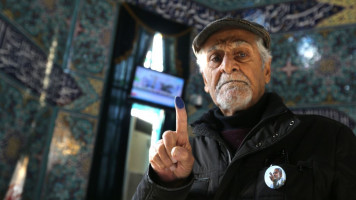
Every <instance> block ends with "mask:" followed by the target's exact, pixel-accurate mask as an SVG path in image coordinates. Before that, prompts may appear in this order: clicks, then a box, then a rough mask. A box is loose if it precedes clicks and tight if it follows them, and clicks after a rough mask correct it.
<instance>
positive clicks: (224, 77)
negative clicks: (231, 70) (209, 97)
mask: <svg viewBox="0 0 356 200" xmlns="http://www.w3.org/2000/svg"><path fill="white" fill-rule="evenodd" d="M231 82H243V83H245V84H246V85H250V81H249V80H248V78H247V77H246V76H245V75H243V74H241V73H239V74H237V76H227V75H222V76H221V77H220V80H219V82H218V84H217V85H216V90H220V88H221V87H222V86H223V85H225V84H227V83H231Z"/></svg>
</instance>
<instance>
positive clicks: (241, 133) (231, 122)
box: [214, 94, 267, 151]
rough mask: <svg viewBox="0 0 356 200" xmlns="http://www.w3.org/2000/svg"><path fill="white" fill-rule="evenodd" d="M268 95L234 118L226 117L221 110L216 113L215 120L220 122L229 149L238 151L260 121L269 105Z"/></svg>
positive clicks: (238, 112)
mask: <svg viewBox="0 0 356 200" xmlns="http://www.w3.org/2000/svg"><path fill="white" fill-rule="evenodd" d="M266 96H267V95H266V94H264V95H263V96H262V97H261V99H260V100H259V101H258V102H257V103H256V104H255V105H253V106H252V107H250V108H248V109H247V110H241V111H237V112H236V113H234V115H232V116H224V115H223V114H222V112H221V111H220V109H216V110H215V111H214V116H215V118H216V119H217V120H218V121H219V125H220V128H221V129H220V130H221V136H222V138H223V139H224V140H225V142H226V143H227V144H228V145H229V147H230V148H231V149H232V150H234V151H236V150H237V149H238V148H239V147H240V145H241V142H242V141H243V139H244V138H245V137H246V135H247V134H248V132H249V131H250V130H251V129H252V128H253V127H254V126H255V125H256V124H257V123H258V122H259V121H260V119H261V116H262V113H263V111H264V109H265V105H266V103H267V98H266Z"/></svg>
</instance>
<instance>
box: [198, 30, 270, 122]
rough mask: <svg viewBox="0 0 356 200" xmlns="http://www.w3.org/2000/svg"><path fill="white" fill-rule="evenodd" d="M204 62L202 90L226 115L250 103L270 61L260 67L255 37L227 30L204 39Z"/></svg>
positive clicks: (266, 76)
mask: <svg viewBox="0 0 356 200" xmlns="http://www.w3.org/2000/svg"><path fill="white" fill-rule="evenodd" d="M201 54H202V55H201V56H203V57H202V58H203V59H204V61H206V66H205V67H204V68H203V71H202V75H203V79H204V84H205V86H204V90H205V91H206V92H208V93H210V96H211V98H212V100H213V101H214V103H215V104H216V105H217V106H218V107H219V108H220V110H221V111H222V113H223V114H224V115H226V116H231V115H233V114H234V113H235V112H236V111H239V110H245V109H247V108H249V107H250V106H252V105H254V104H255V103H256V102H257V101H258V100H259V99H260V97H261V96H262V95H263V93H264V91H265V84H266V83H268V82H269V81H270V72H271V70H270V64H271V61H270V60H269V61H267V62H266V63H265V66H264V68H263V66H262V60H261V56H260V54H259V51H258V48H257V44H256V36H255V35H254V34H253V33H250V32H248V31H245V30H240V29H228V30H223V31H219V32H217V33H215V34H213V35H212V36H210V37H209V38H208V40H207V41H206V42H205V44H204V46H203V47H202V49H201Z"/></svg>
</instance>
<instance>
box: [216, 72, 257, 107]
mask: <svg viewBox="0 0 356 200" xmlns="http://www.w3.org/2000/svg"><path fill="white" fill-rule="evenodd" d="M230 81H233V82H231V83H227V82H230ZM215 93H216V103H217V104H218V106H219V107H220V109H222V110H233V111H238V110H243V109H245V108H246V107H247V105H248V104H249V103H250V101H251V99H252V89H251V83H250V81H249V80H248V79H247V77H246V76H245V75H243V74H242V73H241V72H238V73H235V74H233V75H224V74H223V75H221V77H220V79H219V82H218V84H217V86H216V89H215Z"/></svg>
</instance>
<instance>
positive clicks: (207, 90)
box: [201, 72, 209, 93]
mask: <svg viewBox="0 0 356 200" xmlns="http://www.w3.org/2000/svg"><path fill="white" fill-rule="evenodd" d="M201 76H202V77H203V80H204V91H205V92H206V93H209V87H208V86H207V81H206V79H205V76H204V72H201Z"/></svg>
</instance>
